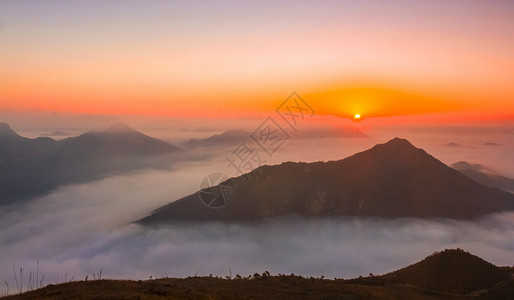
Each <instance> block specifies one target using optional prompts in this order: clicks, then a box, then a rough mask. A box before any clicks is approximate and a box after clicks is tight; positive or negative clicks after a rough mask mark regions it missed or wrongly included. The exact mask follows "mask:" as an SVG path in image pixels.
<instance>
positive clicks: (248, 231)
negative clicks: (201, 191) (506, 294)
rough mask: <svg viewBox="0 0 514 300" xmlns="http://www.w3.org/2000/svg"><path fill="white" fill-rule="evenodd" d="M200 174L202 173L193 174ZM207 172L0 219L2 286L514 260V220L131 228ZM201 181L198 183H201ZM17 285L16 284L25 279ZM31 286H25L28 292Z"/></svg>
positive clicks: (141, 182) (117, 182) (161, 176)
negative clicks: (447, 258) (438, 255)
mask: <svg viewBox="0 0 514 300" xmlns="http://www.w3.org/2000/svg"><path fill="white" fill-rule="evenodd" d="M195 168H196V169H195ZM200 170H201V167H191V168H189V171H184V170H180V171H178V170H175V171H146V172H135V173H132V174H126V175H122V176H116V177H111V178H107V179H103V180H99V181H96V182H92V183H89V184H78V185H72V186H67V187H62V188H60V189H58V190H56V191H55V192H53V193H51V194H49V195H47V196H44V197H41V198H38V199H34V200H33V201H31V202H29V203H27V204H25V205H23V206H18V207H11V208H9V209H5V210H4V211H2V212H1V214H2V215H1V217H0V228H2V230H1V231H0V253H1V260H0V280H2V283H3V284H2V285H3V289H4V290H5V286H6V284H5V282H4V281H6V282H7V284H9V286H10V287H11V292H12V287H13V286H15V282H14V279H15V278H14V272H13V267H14V269H15V270H16V273H19V269H20V268H23V270H24V281H27V280H28V279H29V273H30V272H32V271H33V270H34V271H35V269H36V268H37V261H38V260H39V278H40V279H41V277H42V275H43V274H44V276H45V280H44V284H50V283H56V282H63V281H65V280H70V279H71V278H73V280H83V279H84V278H85V277H86V276H89V278H93V275H92V274H96V276H98V273H99V272H100V270H101V271H102V277H103V278H128V279H148V278H150V277H152V278H158V277H163V276H170V277H171V276H173V277H184V276H194V275H209V274H213V275H219V276H228V275H229V274H232V275H233V276H234V275H236V274H240V275H242V276H247V275H250V274H254V273H255V272H259V273H262V272H264V271H266V270H267V271H269V272H271V273H272V274H279V273H281V274H290V273H294V274H300V275H304V276H321V275H323V276H325V277H329V278H334V277H335V278H351V277H356V276H359V275H368V274H369V273H373V274H383V273H386V272H389V271H393V270H395V269H398V268H400V267H404V266H407V265H409V264H411V263H414V262H416V261H419V260H421V259H423V258H424V257H425V256H427V255H429V254H431V253H432V252H434V251H439V250H443V249H445V248H456V247H460V248H463V249H465V250H468V251H470V252H471V253H473V254H476V255H478V256H480V257H482V258H484V259H486V260H488V261H491V262H493V263H495V264H497V265H511V264H512V263H513V261H512V257H514V213H501V214H496V215H491V216H488V217H485V218H483V219H480V220H476V221H456V220H447V219H437V220H419V219H394V220H385V219H377V218H340V219H322V220H305V219H302V218H298V217H285V218H281V219H276V220H265V221H263V222H258V223H243V224H226V223H219V222H207V223H196V224H183V223H181V224H172V225H166V226H161V227H155V228H144V227H142V226H140V225H138V224H134V223H132V221H135V220H137V219H139V218H141V217H143V216H145V215H147V214H149V213H150V212H151V211H152V210H153V209H155V208H156V207H159V206H160V205H163V204H165V203H167V202H169V201H171V200H173V199H178V198H180V197H182V196H185V195H187V194H189V193H191V192H192V191H194V190H196V188H197V186H198V182H199V181H200V180H201V178H198V177H199V175H198V174H202V172H200ZM200 177H201V176H200ZM18 276H19V274H18ZM18 280H19V278H18ZM26 286H27V285H26Z"/></svg>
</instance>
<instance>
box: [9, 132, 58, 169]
mask: <svg viewBox="0 0 514 300" xmlns="http://www.w3.org/2000/svg"><path fill="white" fill-rule="evenodd" d="M56 147H57V142H56V141H55V140H53V139H51V138H48V137H39V138H36V139H29V138H25V137H21V136H19V135H18V134H17V133H16V132H14V130H12V129H11V127H10V126H9V125H8V124H6V123H0V162H5V161H13V160H22V159H28V158H31V157H34V156H37V155H41V154H44V153H48V152H49V151H51V150H53V149H55V148H56Z"/></svg>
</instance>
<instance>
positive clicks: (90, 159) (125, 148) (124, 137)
mask: <svg viewBox="0 0 514 300" xmlns="http://www.w3.org/2000/svg"><path fill="white" fill-rule="evenodd" d="M2 136H4V138H5V139H6V140H9V142H8V143H0V153H11V152H12V153H17V154H18V155H20V156H19V158H16V159H14V158H12V156H9V157H10V158H9V159H6V160H5V161H3V162H0V205H2V204H12V203H16V202H18V201H21V200H26V199H29V198H31V197H34V196H37V195H41V194H44V193H46V192H49V191H51V190H52V189H54V188H56V187H57V186H59V185H63V184H70V183H79V182H87V181H90V180H95V179H99V178H102V177H105V176H108V175H110V174H118V173H122V172H125V171H129V170H135V169H144V168H149V167H152V168H155V167H160V163H161V161H160V159H162V158H163V157H164V156H163V155H165V154H173V153H175V152H177V151H180V148H178V147H175V146H172V145H170V144H168V143H165V142H163V141H160V140H157V139H154V138H152V137H149V136H147V135H145V134H142V133H140V132H138V131H136V130H134V129H132V128H130V127H128V126H126V125H124V124H120V123H118V124H114V125H113V126H111V127H110V128H108V129H107V130H105V131H103V132H86V133H84V134H82V135H80V136H77V137H70V138H67V139H64V140H60V141H54V140H52V139H49V138H38V139H36V140H31V139H26V138H23V137H20V136H18V135H17V134H16V133H15V132H14V131H12V132H9V131H7V130H6V129H5V126H4V127H3V129H2V128H1V126H0V139H2ZM47 139H48V140H49V141H52V143H51V144H50V146H51V147H50V146H48V147H47V146H46V144H43V145H41V143H40V142H39V141H44V140H47ZM24 149H30V151H32V152H30V153H29V152H23V151H24ZM22 153H24V154H23V156H21V154H22ZM5 157H8V156H7V155H6V156H5Z"/></svg>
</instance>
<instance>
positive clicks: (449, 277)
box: [382, 249, 510, 293]
mask: <svg viewBox="0 0 514 300" xmlns="http://www.w3.org/2000/svg"><path fill="white" fill-rule="evenodd" d="M509 273H510V272H509V271H508V270H506V269H502V268H499V267H496V266H495V265H493V264H491V263H489V262H487V261H485V260H483V259H481V258H480V257H478V256H475V255H473V254H470V253H469V252H466V251H464V250H461V249H447V250H444V251H442V252H435V253H434V254H432V255H430V256H428V257H426V258H425V259H424V260H422V261H420V262H418V263H415V264H413V265H410V266H408V267H406V268H403V269H400V270H398V271H395V272H392V273H389V274H386V275H384V276H382V277H383V278H386V279H392V280H395V281H402V282H407V283H410V284H413V285H416V286H419V287H424V288H429V289H433V290H445V291H451V292H457V293H470V292H473V291H476V290H480V289H484V288H487V287H490V286H493V285H494V284H495V283H496V282H499V281H503V280H506V279H508V278H509V277H510V274H509Z"/></svg>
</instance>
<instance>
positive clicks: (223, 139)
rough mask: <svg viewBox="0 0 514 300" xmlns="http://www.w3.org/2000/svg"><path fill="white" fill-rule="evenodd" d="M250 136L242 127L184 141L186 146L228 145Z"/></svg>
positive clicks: (235, 143)
mask: <svg viewBox="0 0 514 300" xmlns="http://www.w3.org/2000/svg"><path fill="white" fill-rule="evenodd" d="M249 136H250V132H248V131H246V130H243V129H232V130H227V131H225V132H223V133H221V134H215V135H213V136H210V137H207V138H204V139H190V140H187V141H186V142H185V143H184V146H186V147H188V148H199V147H216V146H230V145H237V144H240V143H241V142H242V141H243V140H244V139H245V138H247V137H249Z"/></svg>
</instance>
